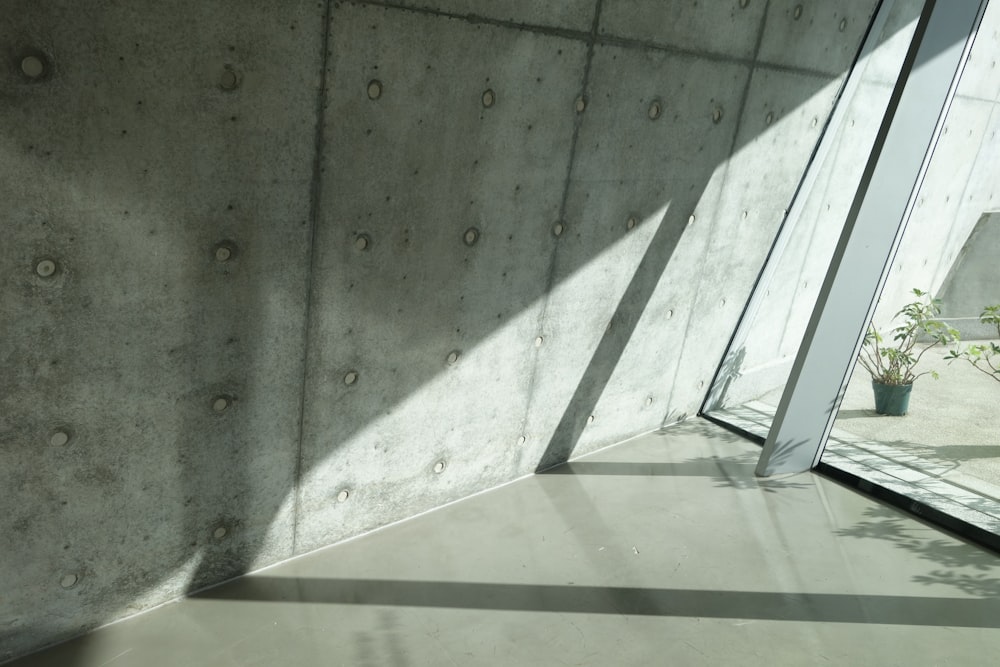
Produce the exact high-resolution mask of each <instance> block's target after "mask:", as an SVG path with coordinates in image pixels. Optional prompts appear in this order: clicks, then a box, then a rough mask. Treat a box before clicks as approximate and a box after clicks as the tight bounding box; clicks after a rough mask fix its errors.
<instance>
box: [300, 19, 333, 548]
mask: <svg viewBox="0 0 1000 667" xmlns="http://www.w3.org/2000/svg"><path fill="white" fill-rule="evenodd" d="M330 3H331V0H326V5H325V6H324V7H323V23H322V29H323V36H322V38H321V40H320V49H321V50H320V58H319V68H320V71H319V85H318V89H317V91H316V129H315V135H314V140H313V165H312V182H311V183H310V185H309V222H308V224H309V266H308V267H306V284H305V288H306V301H305V316H304V318H303V325H302V339H303V348H302V349H303V354H304V356H305V363H304V364H303V367H302V382H301V387H300V391H299V433H298V447H297V452H296V457H295V477H294V478H293V480H292V489H291V493H293V494H294V502H293V504H292V553H293V554H294V553H295V552H296V551H297V550H298V536H299V486H300V484H301V481H302V444H303V439H304V437H305V414H306V390H307V389H308V386H307V379H308V375H309V374H308V372H307V370H308V368H309V331H310V326H311V323H312V292H313V280H314V272H313V268H314V267H315V265H316V228H317V226H318V221H319V207H320V197H321V194H322V193H321V191H322V182H323V181H322V170H323V144H324V141H325V131H324V130H325V126H326V120H325V116H326V114H325V109H326V89H327V85H326V84H327V81H326V73H327V67H328V60H329V58H330V16H331V8H330Z"/></svg>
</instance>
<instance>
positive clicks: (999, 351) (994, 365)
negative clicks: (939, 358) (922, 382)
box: [945, 304, 1000, 382]
mask: <svg viewBox="0 0 1000 667" xmlns="http://www.w3.org/2000/svg"><path fill="white" fill-rule="evenodd" d="M979 321H980V322H982V323H983V324H987V325H993V326H995V327H996V329H997V338H998V339H1000V304H997V305H995V306H986V307H985V308H984V309H983V313H982V315H980V316H979ZM945 359H947V360H948V361H949V363H950V362H952V361H954V360H956V359H965V360H966V361H968V362H969V363H970V364H972V366H973V368H975V369H976V370H978V371H980V372H982V373H985V374H986V375H988V376H990V377H991V378H993V379H994V380H996V381H997V382H1000V345H997V344H996V343H995V342H992V341H991V342H989V343H983V344H977V345H969V346H968V347H966V348H965V349H964V350H960V349H954V350H949V351H948V354H947V356H945Z"/></svg>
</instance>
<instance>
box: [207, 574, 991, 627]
mask: <svg viewBox="0 0 1000 667" xmlns="http://www.w3.org/2000/svg"><path fill="white" fill-rule="evenodd" d="M193 599H195V600H231V601H241V602H249V601H254V602H289V603H304V604H343V605H380V606H393V607H438V608H443V609H483V610H497V611H542V612H561V613H581V614H624V615H633V616H672V617H690V618H732V619H756V620H766V621H806V622H824V623H866V624H885V625H918V626H920V625H922V626H941V627H964V628H1000V600H997V599H995V598H993V599H985V598H984V599H977V598H945V597H908V596H900V595H844V594H836V593H772V592H753V591H719V590H686V589H675V588H620V587H601V586H573V585H565V586H559V585H533V584H488V583H466V582H449V581H389V580H365V579H358V580H351V579H317V578H297V577H287V578H286V577H247V578H245V579H242V580H239V581H238V582H234V583H232V584H227V585H225V586H220V587H218V588H215V589H212V590H208V591H204V592H202V593H200V594H198V595H195V596H193Z"/></svg>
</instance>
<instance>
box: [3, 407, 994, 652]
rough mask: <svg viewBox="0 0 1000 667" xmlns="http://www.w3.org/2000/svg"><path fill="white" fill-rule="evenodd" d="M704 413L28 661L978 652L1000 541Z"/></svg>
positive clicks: (988, 627) (989, 633) (988, 634)
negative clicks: (809, 466) (949, 531)
mask: <svg viewBox="0 0 1000 667" xmlns="http://www.w3.org/2000/svg"><path fill="white" fill-rule="evenodd" d="M759 451H760V450H759V447H758V446H757V445H755V444H753V443H750V442H747V441H745V440H743V439H740V438H738V437H736V436H734V435H732V434H730V433H728V432H726V431H724V430H722V429H720V428H717V427H715V426H713V425H710V424H708V423H707V422H704V421H701V420H690V421H688V422H685V423H683V424H681V425H678V426H674V427H670V428H667V429H665V430H663V431H662V432H659V433H655V434H651V435H647V436H644V437H641V438H638V439H635V440H632V441H629V442H626V443H624V444H621V445H618V446H616V447H612V448H609V449H606V450H604V451H602V452H600V453H598V454H596V455H593V456H590V457H587V458H585V459H582V460H579V461H577V462H574V463H571V464H569V465H566V466H563V467H561V468H558V469H556V470H554V471H553V472H551V473H548V474H543V475H537V476H534V477H530V478H527V479H523V480H521V481H518V482H515V483H513V484H510V485H507V486H505V487H503V488H500V489H497V490H494V491H491V492H488V493H484V494H481V495H478V496H475V497H473V498H470V499H467V500H464V501H462V502H459V503H455V504H453V505H450V506H447V507H444V508H441V509H439V510H436V511H434V512H431V513H428V514H425V515H423V516H420V517H417V518H415V519H411V520H409V521H406V522H403V523H401V524H397V525H394V526H391V527H388V528H386V529H383V530H381V531H377V532H375V533H371V534H369V535H366V536H364V537H361V538H359V539H356V540H353V541H351V542H348V543H344V544H341V545H338V546H334V547H330V548H327V549H324V550H321V551H318V552H315V553H313V554H310V555H308V556H305V557H302V558H299V559H297V560H294V561H289V562H286V563H283V564H281V565H278V566H275V567H272V568H270V569H267V570H265V571H262V572H259V573H256V574H254V575H251V576H247V577H244V578H242V579H240V580H237V581H234V582H231V583H230V584H227V585H224V586H221V587H218V588H215V589H212V590H209V591H206V592H204V593H203V594H201V595H200V596H198V597H196V598H193V599H186V600H183V601H181V602H177V603H173V604H169V605H166V606H163V607H160V608H159V609H156V610H154V611H152V612H149V613H146V614H144V615H142V616H138V617H135V618H132V619H130V620H126V621H124V622H120V623H117V624H115V625H112V626H108V627H106V628H103V629H101V630H99V631H97V632H94V633H92V634H90V635H88V636H85V637H83V638H80V639H78V640H76V641H73V642H69V643H67V644H63V645H60V646H57V647H55V648H52V649H49V650H48V651H45V652H42V653H39V654H35V655H34V656H29V657H28V658H25V659H22V660H20V661H16V662H14V663H11V664H12V665H17V666H18V667H27V666H28V665H32V666H36V667H41V666H43V665H44V666H50V665H51V666H56V665H58V666H59V667H66V666H80V667H82V666H88V667H90V666H92V667H98V666H105V665H111V666H113V667H127V666H137V667H156V666H159V665H170V666H175V665H189V666H199V665H202V666H206V667H207V666H226V667H230V666H241V667H242V666H247V665H269V666H270V665H372V666H375V665H378V666H393V667H399V666H404V665H435V666H441V665H462V666H466V665H545V666H546V667H548V666H551V665H602V666H607V665H659V664H672V665H701V664H705V665H757V664H760V665H765V664H766V665H803V664H831V665H835V664H857V665H860V664H873V665H874V664H878V665H903V664H906V665H934V664H941V665H945V664H947V665H978V664H985V663H986V662H989V661H990V658H987V657H986V656H992V655H995V654H996V652H997V651H998V650H1000V558H998V557H997V556H996V555H994V554H992V553H990V552H987V551H983V550H981V549H979V548H976V547H974V546H971V545H968V544H965V543H963V542H961V541H959V540H957V539H954V538H952V537H950V536H948V535H946V534H945V533H942V532H939V531H938V530H936V529H934V528H932V527H930V526H927V525H924V524H922V523H920V522H918V521H915V520H913V519H911V518H908V517H907V516H904V515H902V514H901V513H899V512H897V511H895V510H893V509H891V508H888V507H885V506H883V505H880V504H878V503H877V502H875V501H873V500H870V499H868V498H866V497H864V496H862V495H859V494H857V493H855V492H854V491H851V490H849V489H846V488H844V487H841V486H840V485H838V484H837V483H835V482H833V481H830V480H827V479H825V478H823V477H821V476H818V475H815V474H812V473H805V474H801V475H797V476H793V477H788V478H784V479H772V480H758V479H757V478H755V477H754V475H753V467H754V464H755V461H756V458H757V456H758V454H759Z"/></svg>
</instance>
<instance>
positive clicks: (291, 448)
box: [0, 2, 322, 660]
mask: <svg viewBox="0 0 1000 667" xmlns="http://www.w3.org/2000/svg"><path fill="white" fill-rule="evenodd" d="M320 16H321V13H320V10H319V9H318V8H317V7H316V5H315V4H314V3H312V2H297V3H283V4H282V6H281V7H280V9H279V8H278V7H277V6H269V7H265V6H257V5H254V6H247V5H245V4H244V3H238V2H226V3H212V4H208V3H201V2H184V3H171V4H170V5H169V6H168V5H164V4H156V3H138V4H130V3H112V2H103V3H73V2H59V3H44V4H40V3H35V2H8V3H5V5H4V20H3V22H2V24H0V42H3V44H4V47H3V49H4V50H3V66H2V68H0V90H2V91H3V92H0V128H2V129H0V202H3V211H4V224H3V229H4V232H3V233H4V241H3V243H2V244H0V280H2V283H3V285H4V287H3V289H2V290H0V313H2V316H0V328H2V333H0V377H2V378H3V380H2V382H0V456H2V464H0V487H2V488H3V489H5V493H4V494H3V499H2V500H0V535H3V536H4V538H3V542H4V547H3V552H4V555H3V558H0V581H4V582H6V583H7V584H8V585H5V590H4V592H3V601H2V602H0V660H2V659H3V658H5V657H9V656H11V655H14V654H16V653H20V652H23V651H26V650H28V649H30V648H36V647H37V646H38V645H39V643H41V642H50V641H54V640H56V639H59V638H65V637H67V636H69V635H72V634H76V633H78V632H80V631H82V630H84V629H86V628H89V627H93V626H95V625H97V624H99V623H101V622H104V621H108V620H112V619H114V618H118V617H120V616H122V615H124V614H126V613H129V612H134V611H137V610H140V609H143V608H146V607H148V606H150V605H152V604H156V603H159V602H163V601H165V600H167V599H170V598H172V597H175V596H177V595H179V594H181V593H183V592H185V591H186V590H188V589H189V588H190V587H192V586H199V585H204V584H205V583H210V582H217V581H220V580H221V579H224V578H227V577H230V576H233V575H235V574H238V573H240V572H243V571H246V570H247V569H248V568H251V567H254V566H255V565H256V566H259V565H260V564H263V563H270V562H274V561H275V560H278V559H280V558H284V557H287V556H288V555H289V554H290V553H291V538H292V522H291V517H290V515H289V513H288V512H287V506H286V505H285V504H284V503H285V499H286V496H287V494H288V492H289V490H290V488H291V485H292V482H293V475H294V470H295V455H296V451H297V447H298V444H297V441H298V419H297V412H298V407H297V406H298V404H299V397H300V388H301V374H302V355H303V351H304V350H303V344H302V339H303V330H304V305H305V302H304V298H303V293H304V289H305V284H306V275H305V267H306V258H307V257H308V235H307V231H308V224H307V223H308V216H309V210H308V209H309V181H310V178H311V173H312V169H311V162H312V155H313V148H314V133H313V127H314V125H313V122H312V121H313V119H314V117H315V114H314V109H315V103H316V92H317V88H318V84H319V72H320V62H321V60H320V58H321V48H320V39H319V36H320V35H321V32H320V28H321V24H322V20H321V18H320ZM279 25H280V26H282V29H281V30H280V31H277V30H274V29H272V26H279Z"/></svg>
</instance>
